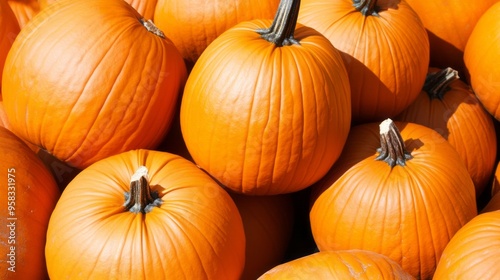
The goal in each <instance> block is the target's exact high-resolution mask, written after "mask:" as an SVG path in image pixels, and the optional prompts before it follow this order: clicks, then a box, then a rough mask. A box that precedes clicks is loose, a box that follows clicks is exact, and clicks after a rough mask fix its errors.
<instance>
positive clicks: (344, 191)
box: [310, 122, 477, 279]
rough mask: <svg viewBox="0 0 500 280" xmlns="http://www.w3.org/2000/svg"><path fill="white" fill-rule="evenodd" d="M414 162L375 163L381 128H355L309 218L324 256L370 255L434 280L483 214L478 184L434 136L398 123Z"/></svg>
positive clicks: (322, 183)
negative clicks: (447, 253) (451, 247)
mask: <svg viewBox="0 0 500 280" xmlns="http://www.w3.org/2000/svg"><path fill="white" fill-rule="evenodd" d="M395 124H396V125H397V127H398V128H399V130H400V133H401V137H402V139H403V140H404V145H405V146H406V150H407V151H408V152H410V153H411V156H412V157H413V158H411V159H408V160H406V163H405V166H401V165H398V164H396V165H395V166H394V167H392V168H391V166H390V165H389V164H388V163H386V162H385V161H381V160H376V158H377V157H378V156H379V153H378V152H376V150H377V149H378V148H379V147H380V146H381V141H380V133H379V124H378V123H369V124H363V125H358V126H354V127H353V128H352V129H351V132H350V134H349V138H348V140H347V144H346V147H345V148H344V150H343V152H342V155H341V157H340V158H339V160H338V161H337V162H336V163H335V165H334V167H333V168H332V169H331V171H330V173H329V174H328V175H326V176H325V177H324V179H323V180H321V181H320V182H318V184H316V185H315V186H313V188H319V189H321V190H324V191H323V192H322V193H321V194H320V195H319V196H318V198H317V199H316V200H315V201H314V203H313V205H312V209H311V211H310V220H311V230H312V234H313V237H314V240H315V242H316V244H317V245H318V248H319V250H321V251H325V250H347V249H363V250H371V251H374V252H377V253H381V254H383V255H386V256H388V257H390V258H391V259H393V260H394V261H396V262H397V263H399V264H400V265H401V266H402V268H403V269H404V270H405V271H407V272H408V273H410V274H411V275H413V276H414V277H416V278H418V279H430V278H431V277H432V274H433V272H434V270H435V268H436V265H437V262H438V261H439V258H440V256H441V252H442V251H443V249H444V247H445V246H446V244H447V243H448V242H449V240H450V239H451V238H452V236H453V234H454V233H455V232H456V231H457V230H458V229H460V228H461V227H462V226H463V225H464V224H465V223H467V222H468V221H469V220H470V219H472V218H473V217H474V216H476V215H477V209H476V199H475V191H474V185H473V183H472V180H471V178H470V175H469V174H468V173H467V169H466V167H465V165H464V164H463V163H462V160H461V158H460V157H459V155H458V153H457V152H456V151H455V149H454V148H453V147H452V146H451V145H450V144H449V143H448V142H447V141H446V140H445V139H444V138H443V137H442V136H441V135H439V134H438V133H437V132H436V131H434V130H432V129H430V128H427V127H425V126H422V125H418V124H413V123H397V122H395Z"/></svg>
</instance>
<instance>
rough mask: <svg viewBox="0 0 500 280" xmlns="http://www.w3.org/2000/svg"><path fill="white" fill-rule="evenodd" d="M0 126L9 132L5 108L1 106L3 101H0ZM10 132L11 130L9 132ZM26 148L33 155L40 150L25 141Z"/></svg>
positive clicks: (9, 127)
mask: <svg viewBox="0 0 500 280" xmlns="http://www.w3.org/2000/svg"><path fill="white" fill-rule="evenodd" d="M0 126H3V127H5V128H7V129H8V130H11V126H10V123H9V119H8V118H7V114H6V113H5V108H4V106H3V101H1V100H0ZM11 131H12V130H11ZM24 142H25V143H26V144H27V145H28V147H30V149H31V150H33V151H34V152H35V153H37V152H38V151H39V150H40V148H38V147H37V146H36V145H33V144H31V143H29V142H27V141H24Z"/></svg>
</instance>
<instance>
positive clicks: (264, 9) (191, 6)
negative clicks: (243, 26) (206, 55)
mask: <svg viewBox="0 0 500 280" xmlns="http://www.w3.org/2000/svg"><path fill="white" fill-rule="evenodd" d="M279 2H280V1H279V0H259V1H255V0H230V1H228V0H215V1H206V0H157V4H156V10H155V13H154V21H155V23H156V24H157V25H158V27H159V28H160V29H162V30H164V32H165V34H166V35H167V37H169V38H170V39H171V40H172V41H173V42H174V44H175V46H176V47H177V48H178V49H179V51H180V52H181V54H182V57H184V59H185V60H186V62H187V63H188V65H192V64H194V63H195V62H196V61H197V60H198V58H199V57H200V55H201V53H202V52H203V51H204V50H205V49H206V47H207V46H208V45H209V44H210V43H212V41H213V40H215V38H217V37H219V35H221V34H222V33H223V32H224V31H226V30H227V29H229V28H231V27H233V26H234V25H236V24H238V23H240V22H243V21H248V20H253V19H272V18H273V16H274V14H275V13H276V9H277V8H278V3H279Z"/></svg>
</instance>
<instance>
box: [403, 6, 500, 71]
mask: <svg viewBox="0 0 500 280" xmlns="http://www.w3.org/2000/svg"><path fill="white" fill-rule="evenodd" d="M406 2H408V4H410V6H411V7H412V8H413V9H414V10H415V12H416V13H417V14H418V16H419V18H420V19H421V20H422V22H423V24H424V26H425V28H426V30H427V34H428V35H429V46H430V66H432V67H436V68H446V67H451V68H453V69H455V70H457V71H458V72H459V75H460V77H462V78H464V79H465V73H466V71H465V64H464V60H463V56H464V49H465V45H466V44H467V40H468V39H469V36H470V33H471V32H472V29H473V28H474V26H475V24H476V23H477V21H478V20H479V18H480V17H481V16H482V15H483V13H484V12H485V11H486V10H487V9H488V8H489V7H491V5H493V4H494V3H496V2H498V0H480V1H462V0H448V1H422V0H406Z"/></svg>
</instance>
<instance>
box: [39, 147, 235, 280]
mask: <svg viewBox="0 0 500 280" xmlns="http://www.w3.org/2000/svg"><path fill="white" fill-rule="evenodd" d="M45 253H46V257H47V268H48V272H49V276H50V278H51V279H228V280H230V279H239V277H240V275H241V273H242V271H243V267H244V262H245V234H244V229H243V223H242V220H241V217H240V215H239V213H238V209H237V208H236V205H235V204H234V202H233V200H232V199H231V197H230V196H229V194H228V193H227V192H226V191H225V190H224V189H223V188H222V187H220V186H219V185H218V184H217V183H216V182H215V181H214V180H212V178H210V176H208V175H207V174H206V173H205V172H203V171H201V170H200V169H199V168H198V167H196V165H194V164H193V163H192V162H190V161H188V160H186V159H184V158H182V157H180V156H177V155H174V154H170V153H166V152H159V151H154V150H131V151H128V152H124V153H121V154H117V155H114V156H110V157H108V158H105V159H103V160H100V161H98V162H96V163H94V164H92V165H91V166H89V167H87V168H85V169H84V170H82V171H81V172H80V173H78V175H77V176H76V177H75V178H74V179H73V180H72V181H71V182H70V183H69V184H68V185H67V186H66V189H65V190H64V192H63V194H62V195H61V198H60V199H59V201H58V202H57V205H56V207H55V209H54V211H53V213H52V216H51V218H50V222H49V227H48V230H47V245H46V250H45Z"/></svg>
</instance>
